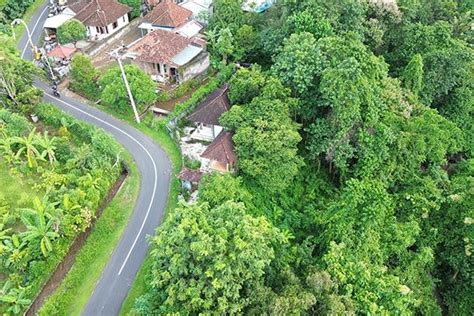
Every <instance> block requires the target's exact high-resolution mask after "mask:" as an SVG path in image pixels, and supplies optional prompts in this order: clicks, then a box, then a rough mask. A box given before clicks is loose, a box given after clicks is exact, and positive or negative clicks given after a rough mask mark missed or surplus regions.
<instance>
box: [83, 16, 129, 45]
mask: <svg viewBox="0 0 474 316" xmlns="http://www.w3.org/2000/svg"><path fill="white" fill-rule="evenodd" d="M128 23H129V20H128V14H125V15H124V16H122V17H120V18H119V19H118V20H117V27H116V28H115V29H114V27H113V23H111V24H109V25H107V34H100V33H99V32H97V28H96V27H95V26H87V31H88V35H89V37H90V38H91V39H94V38H95V37H96V36H98V37H99V39H103V38H106V37H109V36H110V35H112V34H114V33H116V32H117V31H118V30H120V29H121V28H122V27H124V26H125V25H127V24H128Z"/></svg>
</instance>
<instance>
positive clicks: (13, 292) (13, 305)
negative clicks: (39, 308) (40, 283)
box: [0, 280, 31, 315]
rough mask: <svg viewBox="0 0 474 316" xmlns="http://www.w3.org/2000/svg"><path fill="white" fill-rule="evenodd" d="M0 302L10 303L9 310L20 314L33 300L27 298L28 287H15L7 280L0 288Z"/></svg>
mask: <svg viewBox="0 0 474 316" xmlns="http://www.w3.org/2000/svg"><path fill="white" fill-rule="evenodd" d="M0 302H3V303H6V304H8V306H9V308H8V310H7V312H10V313H12V314H13V315H18V314H20V313H21V311H23V310H24V309H25V307H27V306H28V305H30V303H31V300H30V299H28V298H26V289H25V288H23V287H18V288H15V287H13V284H12V282H11V281H10V280H8V281H6V282H5V284H4V285H3V287H2V289H0Z"/></svg>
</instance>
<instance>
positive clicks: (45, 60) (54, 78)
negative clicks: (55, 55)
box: [10, 19, 56, 80]
mask: <svg viewBox="0 0 474 316" xmlns="http://www.w3.org/2000/svg"><path fill="white" fill-rule="evenodd" d="M20 23H21V24H23V25H24V26H25V28H26V34H27V35H28V42H29V43H30V46H31V50H32V51H33V59H34V60H39V58H38V53H39V50H38V47H36V45H35V44H34V43H33V39H32V37H31V32H30V28H29V27H28V24H26V22H25V21H23V20H22V19H15V20H13V21H12V23H11V24H10V25H11V27H12V34H13V39H15V29H14V26H15V25H18V24H20ZM42 57H43V58H44V62H45V63H46V66H47V67H48V70H49V72H50V73H51V79H52V80H56V76H55V75H54V73H53V69H52V68H51V64H50V63H49V60H48V56H46V55H44V56H42Z"/></svg>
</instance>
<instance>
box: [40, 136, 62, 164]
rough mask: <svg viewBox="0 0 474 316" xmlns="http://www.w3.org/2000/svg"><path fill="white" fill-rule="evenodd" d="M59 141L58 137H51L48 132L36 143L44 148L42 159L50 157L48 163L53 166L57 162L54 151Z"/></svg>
mask: <svg viewBox="0 0 474 316" xmlns="http://www.w3.org/2000/svg"><path fill="white" fill-rule="evenodd" d="M57 140H58V139H57V138H56V137H49V136H48V132H47V131H46V132H44V134H43V135H40V136H39V137H37V139H36V143H37V144H38V145H39V146H41V147H42V148H43V152H42V153H41V157H43V158H46V157H48V161H49V163H50V164H51V165H52V164H53V163H54V162H55V161H56V155H55V153H54V151H55V150H56V142H57Z"/></svg>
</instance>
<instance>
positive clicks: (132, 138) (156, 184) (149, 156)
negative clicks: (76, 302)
mask: <svg viewBox="0 0 474 316" xmlns="http://www.w3.org/2000/svg"><path fill="white" fill-rule="evenodd" d="M47 9H48V6H46V7H45V8H44V9H43V11H42V12H41V14H40V16H39V18H38V20H37V21H36V23H35V25H34V26H33V30H31V34H32V35H33V34H34V33H35V30H36V28H37V27H38V23H39V21H40V20H41V17H42V16H43V14H44V13H45V12H46V10H47ZM27 47H28V42H26V44H25V47H24V48H23V52H22V54H21V58H22V59H23V57H24V54H25V51H26V48H27ZM44 93H45V94H46V95H47V96H49V97H51V98H52V99H55V100H57V101H59V102H61V103H63V104H64V105H66V106H68V107H70V108H73V109H75V110H76V111H79V112H81V113H83V114H85V115H87V116H90V117H92V118H94V119H96V120H97V121H99V122H102V123H104V124H105V125H108V126H110V127H111V128H114V129H116V130H117V131H119V132H121V133H122V134H124V135H125V136H127V137H129V138H130V139H131V140H133V141H134V142H135V143H137V144H138V146H140V147H141V148H142V149H143V150H144V151H145V152H146V154H147V155H148V158H150V160H151V162H152V164H153V171H154V173H155V179H154V184H153V194H152V197H151V201H150V204H149V205H148V210H147V212H146V214H145V218H144V219H143V222H142V225H141V226H140V230H139V231H138V234H137V236H136V237H135V240H134V241H133V244H132V247H131V248H130V250H129V251H128V254H127V257H125V260H124V261H123V264H122V266H121V267H120V270H119V272H118V274H117V275H121V274H122V271H123V269H124V268H125V265H126V264H127V262H128V259H129V258H130V255H131V254H132V251H133V249H134V248H135V245H136V244H137V241H138V238H140V235H141V234H142V231H143V228H144V227H145V223H146V221H147V220H148V216H149V215H150V211H151V207H152V204H153V202H154V201H155V195H156V187H157V186H158V170H157V168H156V163H155V160H154V159H153V157H152V156H151V154H150V152H149V151H148V150H147V149H146V148H145V146H143V145H142V144H141V143H140V142H139V141H138V140H137V139H136V138H134V137H133V136H132V135H130V134H128V133H127V132H125V131H124V130H122V129H120V128H119V127H117V126H115V125H113V124H110V123H109V122H106V121H104V120H102V119H101V118H98V117H96V116H94V115H92V114H90V113H88V112H86V111H83V110H81V109H79V108H78V107H76V106H74V105H72V104H70V103H68V102H65V101H63V100H61V99H58V98H56V97H55V96H52V95H51V94H49V93H47V92H46V91H45V92H44Z"/></svg>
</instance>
